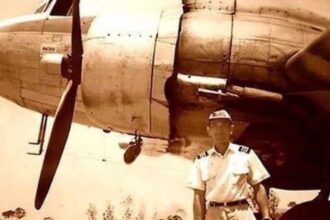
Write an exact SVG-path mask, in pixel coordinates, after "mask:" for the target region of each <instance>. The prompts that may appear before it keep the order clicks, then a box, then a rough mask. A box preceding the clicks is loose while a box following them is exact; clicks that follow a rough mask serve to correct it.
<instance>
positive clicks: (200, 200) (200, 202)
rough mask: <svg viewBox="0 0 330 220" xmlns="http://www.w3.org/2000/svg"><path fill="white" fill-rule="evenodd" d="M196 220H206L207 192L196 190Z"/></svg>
mask: <svg viewBox="0 0 330 220" xmlns="http://www.w3.org/2000/svg"><path fill="white" fill-rule="evenodd" d="M194 191H195V198H194V220H205V213H206V207H205V191H202V190H198V189H195V190H194Z"/></svg>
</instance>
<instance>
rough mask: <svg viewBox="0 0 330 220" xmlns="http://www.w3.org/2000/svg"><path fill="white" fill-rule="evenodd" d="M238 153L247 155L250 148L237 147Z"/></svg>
mask: <svg viewBox="0 0 330 220" xmlns="http://www.w3.org/2000/svg"><path fill="white" fill-rule="evenodd" d="M238 151H239V152H244V153H247V154H248V153H250V151H251V148H249V147H246V146H239V148H238Z"/></svg>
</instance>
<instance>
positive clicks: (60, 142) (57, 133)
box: [35, 80, 78, 209]
mask: <svg viewBox="0 0 330 220" xmlns="http://www.w3.org/2000/svg"><path fill="white" fill-rule="evenodd" d="M77 90H78V85H76V84H74V83H73V82H72V81H71V80H70V81H69V82H68V84H67V86H66V88H65V91H64V93H63V95H62V98H61V101H60V104H59V106H58V108H57V112H56V115H55V121H54V125H53V129H52V132H51V136H50V140H49V143H48V147H47V151H46V155H45V158H44V163H43V166H42V170H41V174H40V178H39V183H38V188H37V195H36V198H35V207H36V209H40V208H41V206H42V204H43V202H44V200H45V198H46V196H47V193H48V190H49V188H50V185H51V183H52V181H53V178H54V175H55V173H56V170H57V167H58V164H59V162H60V159H61V156H62V153H63V150H64V147H65V143H66V141H67V138H68V136H69V132H70V128H71V122H72V117H73V112H74V105H75V99H76V94H77Z"/></svg>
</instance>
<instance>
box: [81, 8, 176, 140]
mask: <svg viewBox="0 0 330 220" xmlns="http://www.w3.org/2000/svg"><path fill="white" fill-rule="evenodd" d="M181 14H182V11H181V12H180V11H179V12H172V13H166V12H165V13H143V14H142V13H136V14H134V13H126V14H125V13H118V14H111V15H109V16H102V17H97V18H95V20H94V22H93V23H92V25H91V27H90V30H89V33H88V37H87V41H86V43H85V44H84V47H85V53H84V63H83V78H82V96H83V102H84V105H85V107H86V112H87V115H88V116H89V117H90V118H91V119H93V120H94V121H95V122H96V123H98V124H99V125H101V126H102V127H104V128H107V129H111V128H112V127H114V128H116V130H119V131H122V132H127V133H134V132H135V131H138V132H139V133H140V134H142V135H145V136H151V135H152V136H156V137H160V138H168V136H169V124H170V123H169V110H168V103H167V100H166V97H165V91H164V89H165V83H166V80H167V79H168V77H170V76H171V75H172V73H173V66H174V55H175V45H176V41H177V35H178V29H179V19H180V15H181Z"/></svg>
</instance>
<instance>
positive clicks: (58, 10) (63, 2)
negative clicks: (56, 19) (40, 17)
mask: <svg viewBox="0 0 330 220" xmlns="http://www.w3.org/2000/svg"><path fill="white" fill-rule="evenodd" d="M72 1H73V0H57V1H56V3H55V5H54V8H53V10H52V12H51V13H50V15H54V16H67V15H69V11H70V8H71V5H72Z"/></svg>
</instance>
